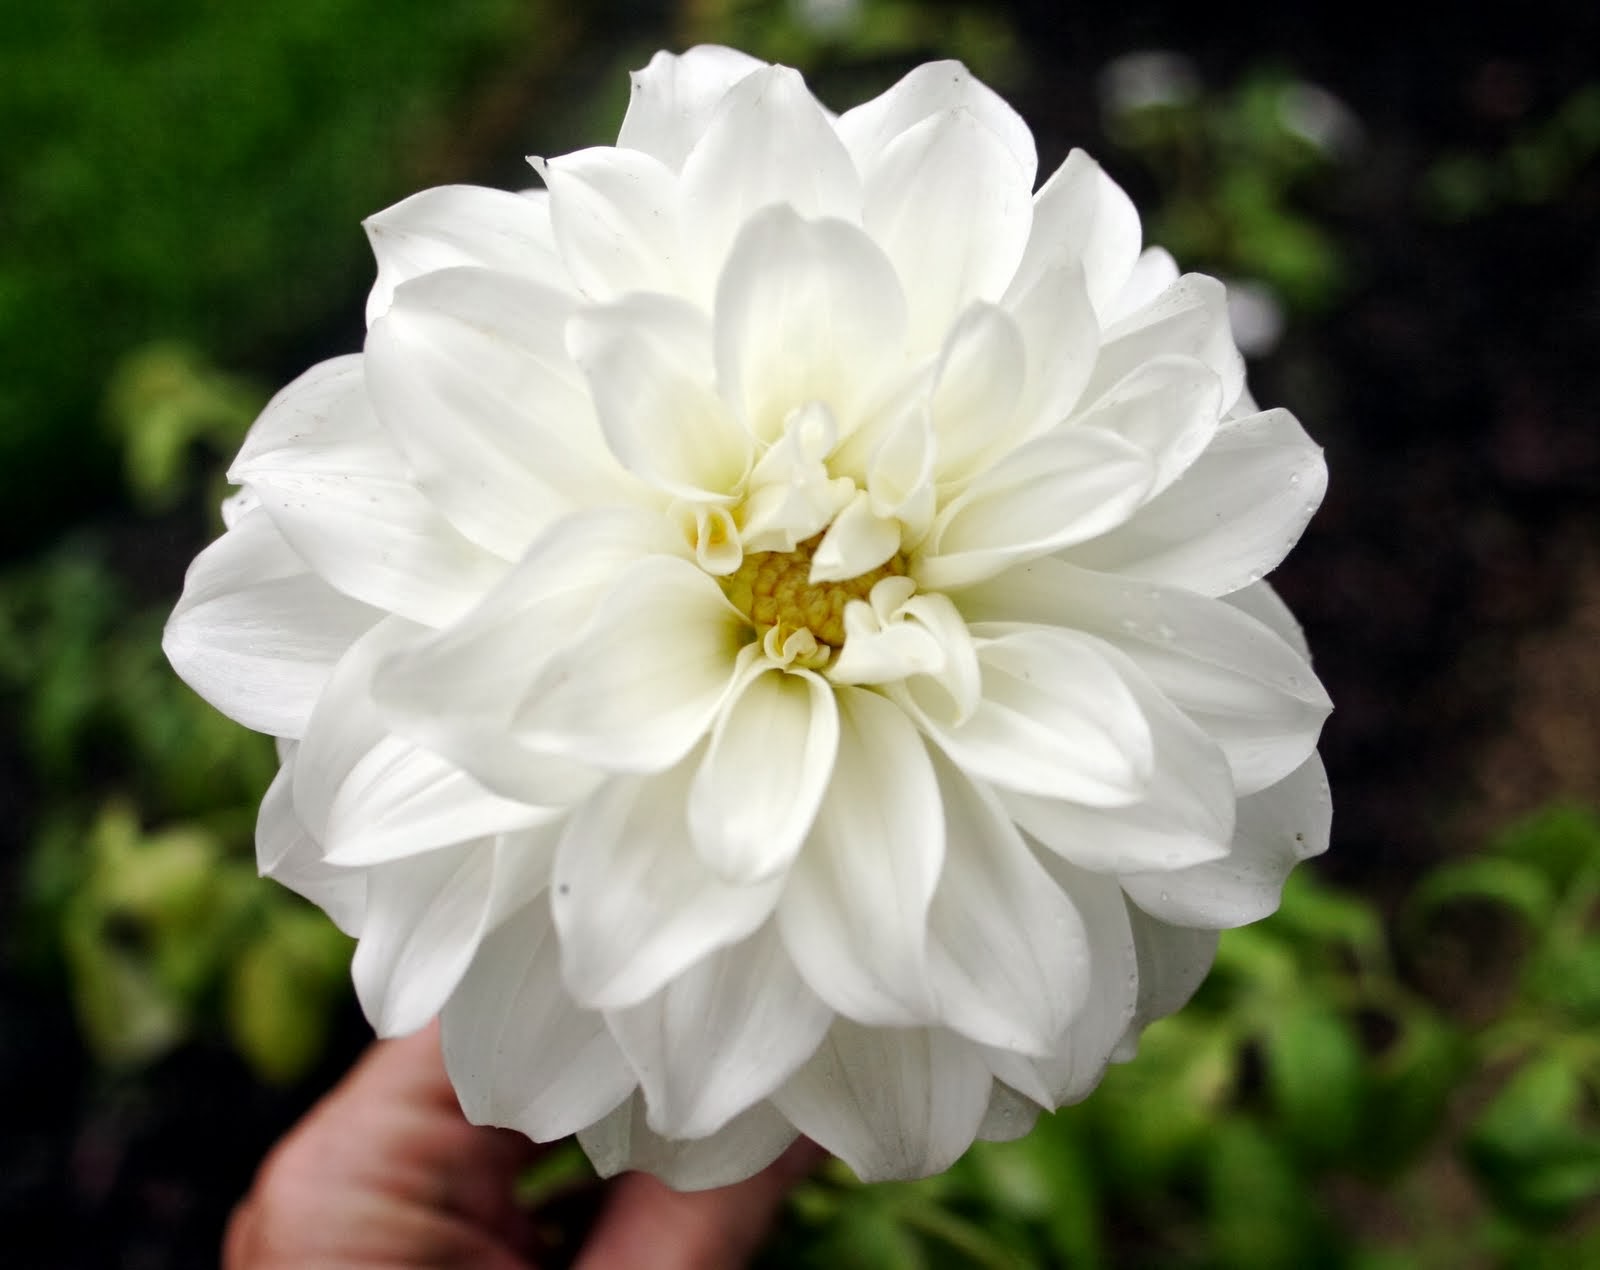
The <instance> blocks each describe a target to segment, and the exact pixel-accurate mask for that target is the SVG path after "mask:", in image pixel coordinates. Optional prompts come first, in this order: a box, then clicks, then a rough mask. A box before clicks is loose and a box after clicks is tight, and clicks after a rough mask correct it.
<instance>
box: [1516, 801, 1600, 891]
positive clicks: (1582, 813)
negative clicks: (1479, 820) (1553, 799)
mask: <svg viewBox="0 0 1600 1270" xmlns="http://www.w3.org/2000/svg"><path fill="white" fill-rule="evenodd" d="M1490 850H1492V851H1494V852H1495V853H1497V854H1499V855H1503V856H1505V857H1507V858H1509V859H1512V860H1517V861H1520V862H1522V863H1524V864H1527V865H1529V866H1531V867H1532V868H1534V869H1537V870H1538V871H1539V872H1540V873H1541V874H1542V875H1543V876H1544V878H1545V881H1546V882H1547V883H1548V884H1549V886H1551V887H1552V888H1554V889H1555V890H1556V891H1558V892H1560V891H1564V890H1566V888H1568V887H1569V886H1571V885H1572V883H1573V881H1574V880H1575V879H1576V878H1577V876H1578V875H1579V874H1580V873H1582V872H1584V871H1585V870H1587V869H1596V868H1600V816H1597V815H1596V814H1595V811H1594V810H1593V809H1592V808H1588V807H1573V806H1567V805H1561V804H1557V805H1555V806H1552V807H1546V808H1544V809H1543V810H1541V811H1537V812H1535V813H1534V814H1533V815H1531V816H1529V817H1528V818H1527V819H1526V820H1522V821H1519V822H1518V823H1517V824H1515V825H1512V826H1511V827H1510V828H1509V829H1507V830H1505V831H1504V832H1502V833H1501V834H1500V835H1499V837H1498V838H1496V839H1495V841H1494V843H1493V844H1491V847H1490Z"/></svg>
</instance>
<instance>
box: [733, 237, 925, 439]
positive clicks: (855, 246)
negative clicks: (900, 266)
mask: <svg viewBox="0 0 1600 1270" xmlns="http://www.w3.org/2000/svg"><path fill="white" fill-rule="evenodd" d="M715 313H716V334H715V340H716V361H717V383H718V387H719V388H720V390H721V392H722V395H723V397H724V399H725V400H726V401H727V402H728V405H729V407H730V409H732V411H733V412H734V414H735V415H736V416H737V417H738V418H739V419H740V420H741V421H742V422H743V423H744V426H745V427H746V429H748V430H749V432H750V433H751V434H752V435H753V436H755V437H756V438H757V439H759V440H761V441H765V442H773V441H776V440H777V439H778V438H779V436H781V435H782V432H783V429H784V425H785V421H786V420H787V419H788V417H789V415H790V412H791V411H794V410H796V409H799V408H801V407H803V406H804V405H806V403H808V402H811V401H821V402H823V403H825V404H826V405H827V407H828V408H829V410H830V411H831V412H832V414H833V417H834V419H835V420H836V421H837V427H838V428H839V431H840V433H841V434H847V433H849V432H850V431H852V430H853V429H854V428H855V426H856V424H857V422H858V419H859V416H860V415H861V413H862V411H863V410H864V409H865V408H866V407H867V404H868V403H869V401H870V400H871V398H872V397H873V395H874V394H875V393H876V392H877V391H878V389H879V386H880V385H881V383H882V382H883V380H884V379H885V378H887V377H888V376H890V375H892V374H893V373H894V372H895V371H896V370H898V368H899V363H900V360H901V356H902V354H901V346H902V344H903V342H904V339H905V328H906V305H905V299H904V297H903V296H902V295H901V293H900V282H899V279H898V278H897V277H896V276H895V272H894V267H893V266H892V265H891V264H890V263H889V260H888V258H887V257H886V256H885V255H884V254H883V252H882V251H881V250H880V249H879V248H878V246H877V244H875V243H874V242H873V241H872V240H871V239H870V238H868V237H867V235H866V234H865V233H863V232H862V231H861V230H860V229H859V228H858V227H857V226H855V225H851V224H848V223H847V222H845V221H839V220H822V221H806V220H802V219H801V218H800V216H799V215H798V214H797V213H796V211H795V209H794V208H793V207H790V206H787V205H784V206H778V207H769V208H766V209H765V210H763V211H761V212H758V213H756V215H755V216H753V217H752V218H751V219H750V221H749V222H748V223H747V224H746V225H745V226H744V228H743V229H741V230H740V231H739V235H738V238H737V239H736V241H735V242H734V246H733V250H732V252H731V253H730V254H729V256H728V262H727V265H726V266H725V267H724V269H723V271H722V277H721V279H720V281H719V282H718V283H717V294H716V308H715Z"/></svg>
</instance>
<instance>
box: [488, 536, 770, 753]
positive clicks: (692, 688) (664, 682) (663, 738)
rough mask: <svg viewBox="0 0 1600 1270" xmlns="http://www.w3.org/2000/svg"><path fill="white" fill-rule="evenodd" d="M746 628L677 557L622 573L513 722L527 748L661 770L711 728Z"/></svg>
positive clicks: (744, 653) (746, 651)
mask: <svg viewBox="0 0 1600 1270" xmlns="http://www.w3.org/2000/svg"><path fill="white" fill-rule="evenodd" d="M747 630H748V623H747V622H746V620H745V618H744V617H743V616H742V615H741V614H740V613H739V612H738V611H737V610H736V609H734V608H733V606H732V605H731V604H729V603H728V601H727V598H726V597H725V596H724V595H723V594H722V590H721V588H719V587H718V586H717V584H716V583H715V582H714V581H713V580H712V579H711V578H709V577H707V576H706V575H705V574H704V573H702V572H701V571H700V570H699V569H698V568H697V567H696V566H694V565H692V564H690V563H689V562H688V561H686V560H679V559H677V558H675V557H671V556H655V557H651V558H650V559H646V560H642V561H640V562H639V563H638V564H636V565H634V566H632V567H631V568H630V569H628V570H627V572H625V573H623V574H621V575H620V576H619V577H618V578H617V579H616V581H615V583H614V585H613V586H612V588H611V591H610V593H609V594H608V595H607V596H606V598H605V599H604V600H603V601H602V602H601V603H600V605H599V606H598V607H597V608H596V609H595V612H594V616H593V617H591V618H590V619H589V622H588V624H587V625H586V626H585V627H584V628H583V629H582V630H581V631H579V632H578V633H577V638H576V639H575V640H574V641H573V642H572V644H570V645H569V646H568V647H566V648H564V649H562V650H561V651H560V652H559V653H557V654H555V656H553V657H551V658H550V659H549V661H548V662H546V664H545V666H544V668H543V670H542V671H541V672H540V674H539V677H538V678H537V679H535V680H534V682H533V684H532V685H531V686H530V687H529V689H528V696H527V700H526V701H525V703H524V704H523V706H522V708H521V709H520V710H518V712H517V716H516V718H515V720H514V723H513V729H514V731H515V734H516V735H517V737H518V738H519V739H520V740H521V741H522V742H523V743H524V744H525V745H528V746H529V747H531V748H533V749H535V750H538V751H542V752H546V753H551V754H555V755H557V756H559V757H561V758H566V759H576V760H577V761H579V762H582V763H592V764H594V765H595V766H596V767H601V768H606V769H609V770H612V771H659V770H661V769H662V768H664V767H669V766H671V765H672V764H673V763H676V762H677V761H678V760H679V759H681V758H682V757H683V756H684V755H685V754H687V753H688V752H689V750H690V749H691V748H693V746H694V745H695V744H696V743H697V742H698V741H699V740H700V739H701V738H702V737H703V736H705V734H706V732H707V731H708V730H709V729H710V727H711V724H712V721H713V720H714V719H715V718H716V716H717V712H718V711H719V710H720V709H721V706H722V702H723V701H724V699H725V698H726V697H727V694H728V690H729V688H730V687H731V685H732V683H733V680H734V676H735V673H736V670H737V665H736V663H737V662H739V661H740V659H741V657H748V656H750V655H751V654H752V652H753V651H754V648H755V646H754V645H745V646H744V648H741V641H742V638H743V636H744V634H745V632H746V631H747Z"/></svg>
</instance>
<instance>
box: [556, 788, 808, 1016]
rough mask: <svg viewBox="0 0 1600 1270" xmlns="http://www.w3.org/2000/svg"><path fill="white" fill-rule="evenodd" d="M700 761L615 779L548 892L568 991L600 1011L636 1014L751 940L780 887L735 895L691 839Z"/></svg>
mask: <svg viewBox="0 0 1600 1270" xmlns="http://www.w3.org/2000/svg"><path fill="white" fill-rule="evenodd" d="M694 768H695V761H694V760H692V759H691V760H690V761H689V762H687V763H682V764H680V765H679V766H678V767H677V768H675V769H673V770H672V771H669V772H666V773H663V774H662V775H659V776H650V777H618V778H616V779H615V780H612V781H611V782H609V783H608V784H606V785H605V786H604V787H603V788H602V789H601V790H600V791H599V792H598V793H596V794H594V795H593V796H592V797H590V798H589V799H588V801H586V802H584V803H583V804H582V805H581V806H579V807H578V808H577V810H576V811H575V812H573V814H572V818H571V820H570V821H568V823H567V827H566V832H565V833H564V835H563V836H562V839H561V845H560V847H559V849H558V851H557V855H556V868H555V878H554V882H553V884H552V887H551V892H552V897H551V905H552V911H553V912H554V913H555V920H556V929H557V930H559V931H560V932H561V956H562V975H563V977H564V978H565V980H566V983H567V988H568V990H569V991H570V992H571V993H572V994H573V996H575V997H576V998H577V999H578V1000H579V1002H580V1003H582V1004H583V1005H586V1006H589V1007H590V1008H593V1009H613V1008H619V1007H622V1006H629V1005H635V1004H637V1003H638V1002H640V1001H642V1000H644V999H645V998H646V997H648V996H650V995H652V994H653V993H656V992H658V991H660V990H661V988H662V987H663V986H664V985H665V984H667V983H669V982H670V981H671V980H672V979H674V978H675V977H677V976H678V975H679V974H681V973H683V971H685V970H687V969H688V968H689V967H690V966H692V965H694V964H695V963H696V962H697V961H699V960H700V959H701V958H702V957H705V956H707V955H708V954H710V953H712V952H715V951H716V950H717V949H718V948H724V947H726V946H727V945H729V944H732V943H736V942H737V941H739V940H741V939H743V938H744V937H745V936H746V935H748V934H750V933H751V932H752V931H754V930H755V929H756V928H757V927H758V926H760V925H761V923H762V922H763V921H765V920H766V918H767V915H768V914H769V913H771V911H772V907H773V905H774V904H775V903H776V902H777V898H778V892H779V890H780V888H781V883H780V882H769V883H761V884H757V885H753V886H729V885H728V884H727V883H725V882H722V881H721V880H719V879H718V878H717V876H716V875H715V874H714V873H712V872H711V871H710V870H709V869H707V868H706V866H705V865H703V864H702V863H701V862H700V857H699V856H698V855H697V854H696V852H695V849H694V845H693V840H692V839H691V837H690V834H689V825H688V819H687V808H688V801H689V781H690V778H691V776H692V774H693V772H694Z"/></svg>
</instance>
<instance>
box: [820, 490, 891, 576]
mask: <svg viewBox="0 0 1600 1270" xmlns="http://www.w3.org/2000/svg"><path fill="white" fill-rule="evenodd" d="M899 549H900V526H899V524H898V523H897V522H896V521H893V520H885V519H883V518H882V517H880V516H878V515H877V514H876V513H875V512H874V511H873V510H872V496H871V495H870V494H869V493H868V492H867V491H866V490H858V491H857V492H856V496H855V498H853V499H852V500H851V501H850V502H848V503H846V504H845V507H844V510H843V511H841V512H840V513H839V514H838V515H837V516H835V517H834V518H833V524H831V525H829V526H828V531H827V532H826V533H825V534H823V535H822V541H821V542H819V543H818V544H817V549H816V551H815V552H813V553H812V556H811V572H810V575H809V581H810V582H811V584H812V585H813V586H815V585H816V584H817V583H819V582H843V581H845V580H846V579H848V578H859V577H860V576H861V575H862V574H863V573H870V572H871V571H872V570H874V569H876V568H877V567H878V566H879V565H880V564H884V563H886V562H887V561H889V560H890V559H891V558H892V557H893V556H894V553H895V552H896V551H898V550H899Z"/></svg>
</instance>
